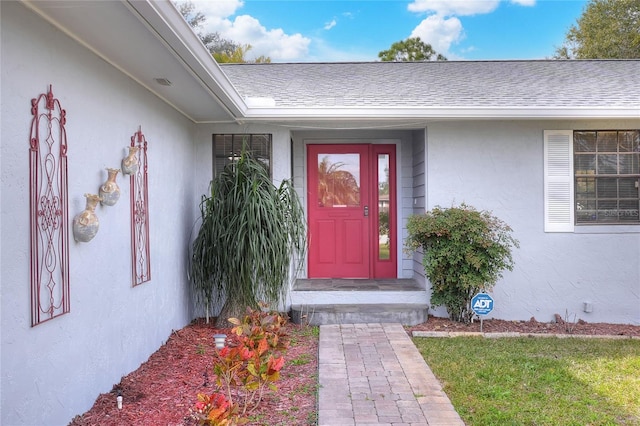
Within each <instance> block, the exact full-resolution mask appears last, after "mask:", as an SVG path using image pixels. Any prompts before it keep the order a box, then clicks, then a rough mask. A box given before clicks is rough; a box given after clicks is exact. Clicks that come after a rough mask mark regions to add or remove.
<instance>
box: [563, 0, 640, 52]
mask: <svg viewBox="0 0 640 426" xmlns="http://www.w3.org/2000/svg"><path fill="white" fill-rule="evenodd" d="M576 24H577V25H572V26H571V27H570V28H569V31H568V32H567V34H566V36H565V41H564V44H563V45H562V46H561V47H558V48H557V49H556V53H555V55H554V56H553V57H554V58H555V59H633V58H640V0H590V1H589V3H587V5H586V6H585V8H584V11H583V12H582V15H581V16H580V18H579V19H578V20H577V22H576Z"/></svg>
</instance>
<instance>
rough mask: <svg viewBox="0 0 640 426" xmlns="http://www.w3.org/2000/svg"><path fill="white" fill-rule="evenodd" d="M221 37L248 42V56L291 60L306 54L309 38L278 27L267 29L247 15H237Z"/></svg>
mask: <svg viewBox="0 0 640 426" xmlns="http://www.w3.org/2000/svg"><path fill="white" fill-rule="evenodd" d="M219 31H220V34H222V36H223V37H225V38H228V39H230V40H233V41H235V42H237V43H240V44H250V45H251V46H252V49H251V50H250V51H249V53H248V55H247V56H248V57H249V58H252V57H257V56H261V55H265V56H269V57H270V58H271V59H272V60H274V61H282V60H285V61H286V60H293V59H296V58H300V57H303V56H305V55H306V54H307V52H308V49H309V43H310V42H311V40H310V39H309V38H307V37H303V36H302V35H301V34H293V35H288V34H285V32H284V31H283V30H282V29H280V28H276V29H272V30H267V29H266V28H265V27H264V26H263V25H261V24H260V21H258V20H257V19H255V18H254V17H252V16H249V15H241V16H237V17H236V19H235V20H234V21H233V22H231V21H228V25H226V27H225V28H224V30H219Z"/></svg>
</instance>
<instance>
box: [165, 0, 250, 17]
mask: <svg viewBox="0 0 640 426" xmlns="http://www.w3.org/2000/svg"><path fill="white" fill-rule="evenodd" d="M191 2H192V3H193V4H194V6H195V11H196V12H202V14H203V15H205V16H206V17H208V18H218V19H219V18H227V17H229V16H231V15H233V14H235V13H236V11H237V10H238V9H240V8H241V7H242V6H244V2H243V1H242V0H216V1H211V0H191ZM178 3H187V1H180V2H178Z"/></svg>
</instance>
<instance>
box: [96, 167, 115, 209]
mask: <svg viewBox="0 0 640 426" xmlns="http://www.w3.org/2000/svg"><path fill="white" fill-rule="evenodd" d="M119 171H120V169H107V172H108V173H109V177H108V178H107V181H106V182H105V183H104V184H102V186H101V187H100V198H102V205H104V206H113V205H114V204H115V203H117V202H118V200H119V199H120V188H119V187H118V184H117V183H116V176H118V172H119Z"/></svg>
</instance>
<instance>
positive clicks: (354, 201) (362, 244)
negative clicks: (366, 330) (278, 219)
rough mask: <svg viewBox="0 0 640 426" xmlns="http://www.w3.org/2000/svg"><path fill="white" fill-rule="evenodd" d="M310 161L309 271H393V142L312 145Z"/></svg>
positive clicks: (338, 274) (375, 274) (343, 274)
mask: <svg viewBox="0 0 640 426" xmlns="http://www.w3.org/2000/svg"><path fill="white" fill-rule="evenodd" d="M387 151H389V152H390V151H393V153H392V154H390V153H389V152H387ZM307 161H308V162H307V167H308V169H307V170H308V177H309V180H308V188H309V189H308V213H309V277H310V278H382V277H395V274H396V270H395V265H396V262H395V238H391V237H392V236H391V235H390V231H389V229H391V228H393V226H392V222H393V225H395V214H394V215H393V217H391V215H390V211H392V210H393V208H392V206H391V203H393V206H395V185H389V183H390V180H391V179H390V177H391V176H392V175H393V176H395V165H391V164H392V163H393V161H395V146H393V145H369V144H358V145H308V151H307ZM385 161H386V163H384V162H385ZM384 164H386V166H385V165H384ZM385 167H386V168H385ZM381 182H382V183H381ZM385 182H386V184H385ZM392 241H393V242H392Z"/></svg>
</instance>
